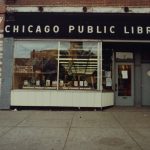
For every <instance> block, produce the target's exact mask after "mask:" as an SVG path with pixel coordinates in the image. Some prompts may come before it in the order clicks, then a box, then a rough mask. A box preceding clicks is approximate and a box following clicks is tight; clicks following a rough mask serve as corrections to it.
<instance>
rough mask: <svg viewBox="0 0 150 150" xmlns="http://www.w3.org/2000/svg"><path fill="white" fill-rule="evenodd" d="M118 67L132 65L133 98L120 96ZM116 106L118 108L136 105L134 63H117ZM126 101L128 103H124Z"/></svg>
mask: <svg viewBox="0 0 150 150" xmlns="http://www.w3.org/2000/svg"><path fill="white" fill-rule="evenodd" d="M118 65H131V96H118ZM114 71H115V78H114V81H115V82H114V83H115V93H114V99H115V105H116V106H133V105H134V103H135V100H134V97H135V96H134V92H135V90H134V63H133V62H116V63H115V69H114ZM123 100H126V101H123Z"/></svg>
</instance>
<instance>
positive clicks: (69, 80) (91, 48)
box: [59, 41, 98, 90]
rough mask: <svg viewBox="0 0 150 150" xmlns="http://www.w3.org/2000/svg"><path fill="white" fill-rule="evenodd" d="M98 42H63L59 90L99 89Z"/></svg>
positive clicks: (61, 44) (61, 45)
mask: <svg viewBox="0 0 150 150" xmlns="http://www.w3.org/2000/svg"><path fill="white" fill-rule="evenodd" d="M97 50H98V43H97V42H90V41H88V42H78V41H73V42H72V41H71V42H61V43H60V58H59V89H89V90H90V89H97V67H98V56H97V55H98V54H97Z"/></svg>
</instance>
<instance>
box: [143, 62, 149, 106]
mask: <svg viewBox="0 0 150 150" xmlns="http://www.w3.org/2000/svg"><path fill="white" fill-rule="evenodd" d="M142 105H145V106H148V105H150V64H142Z"/></svg>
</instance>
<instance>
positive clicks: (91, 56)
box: [13, 41, 100, 90]
mask: <svg viewBox="0 0 150 150" xmlns="http://www.w3.org/2000/svg"><path fill="white" fill-rule="evenodd" d="M99 49H100V48H99V47H98V42H90V41H87V42H80V41H71V42H70V41H68V42H64V41H61V42H58V41H15V47H14V76H13V89H87V90H99V89H100V88H99V85H100V57H99V56H98V55H100V50H99ZM98 50H99V51H98ZM98 53H99V54H98Z"/></svg>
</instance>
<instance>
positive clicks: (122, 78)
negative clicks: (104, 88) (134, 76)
mask: <svg viewBox="0 0 150 150" xmlns="http://www.w3.org/2000/svg"><path fill="white" fill-rule="evenodd" d="M118 96H131V65H125V64H121V65H118Z"/></svg>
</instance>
